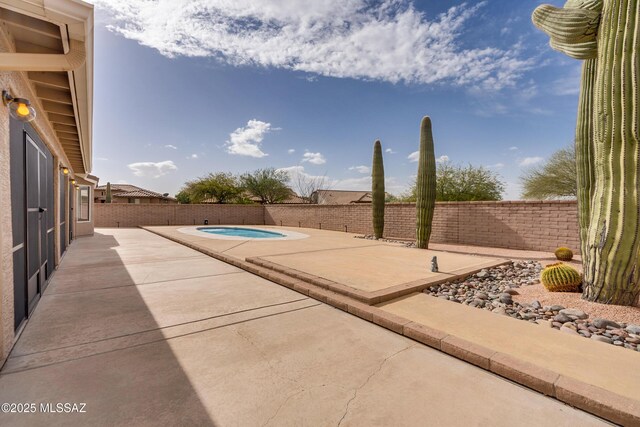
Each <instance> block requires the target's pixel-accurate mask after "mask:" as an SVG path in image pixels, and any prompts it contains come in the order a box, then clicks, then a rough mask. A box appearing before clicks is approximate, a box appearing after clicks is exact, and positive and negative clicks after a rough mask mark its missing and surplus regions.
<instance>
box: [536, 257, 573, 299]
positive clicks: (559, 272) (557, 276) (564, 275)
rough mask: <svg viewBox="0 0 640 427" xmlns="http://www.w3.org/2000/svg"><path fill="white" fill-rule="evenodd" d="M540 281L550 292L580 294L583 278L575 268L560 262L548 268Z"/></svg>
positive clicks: (543, 272) (541, 275)
mask: <svg viewBox="0 0 640 427" xmlns="http://www.w3.org/2000/svg"><path fill="white" fill-rule="evenodd" d="M540 281H541V282H542V284H543V285H544V287H545V288H547V290H548V291H550V292H579V291H580V283H581V282H582V277H580V273H579V272H578V270H576V269H575V268H573V267H571V266H568V265H567V264H563V263H561V262H559V263H556V264H549V265H548V266H546V267H545V268H544V270H542V273H540Z"/></svg>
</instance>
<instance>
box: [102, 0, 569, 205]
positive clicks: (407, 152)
mask: <svg viewBox="0 0 640 427" xmlns="http://www.w3.org/2000/svg"><path fill="white" fill-rule="evenodd" d="M94 3H95V5H96V11H95V14H96V28H95V94H94V170H93V173H94V174H96V175H97V176H99V177H100V181H101V183H105V182H107V181H111V182H112V183H117V182H126V183H131V184H135V185H139V186H142V187H145V188H149V189H152V190H155V191H158V192H161V193H164V192H169V193H171V194H175V193H176V192H177V191H178V190H179V189H180V187H181V186H182V184H183V183H184V182H185V181H186V180H189V179H193V178H195V177H197V176H201V175H204V174H206V173H208V172H217V171H230V172H234V173H242V172H245V171H251V170H255V169H258V168H265V167H276V168H284V169H286V170H288V171H289V172H290V173H291V174H298V173H299V174H306V175H310V176H321V175H326V176H327V177H328V179H329V180H330V182H331V187H332V188H334V189H365V190H366V189H369V188H370V171H369V169H368V168H369V166H370V163H371V156H372V146H373V142H374V140H375V139H380V140H381V141H382V145H383V149H384V150H385V154H384V162H385V174H386V177H387V190H388V191H390V192H392V193H396V194H397V193H400V192H402V191H403V190H404V189H405V188H406V187H407V186H408V185H409V184H410V183H411V182H412V180H413V176H414V175H415V173H416V169H417V163H416V162H415V161H412V160H413V159H414V156H412V153H414V152H415V151H416V150H417V149H418V140H419V124H420V119H421V118H422V116H424V115H429V116H431V118H432V121H433V130H434V141H435V150H436V157H437V158H440V159H442V160H444V159H447V158H448V159H449V161H451V162H454V163H462V164H466V163H472V164H474V165H482V166H485V167H488V168H491V169H492V170H494V171H496V172H497V173H499V174H500V175H501V177H502V179H503V180H504V181H505V182H506V183H507V191H506V193H505V199H518V198H519V194H520V188H519V180H518V178H519V176H520V175H521V174H522V171H523V170H525V169H526V168H527V167H530V166H531V165H535V164H537V163H539V162H541V161H543V159H546V158H548V156H549V155H550V154H551V153H553V152H554V151H555V150H557V149H559V148H563V147H565V146H567V145H569V144H571V142H572V141H573V134H574V125H575V115H576V104H577V96H578V85H579V67H580V62H579V61H574V60H570V59H569V58H566V57H564V56H563V55H561V54H559V53H556V52H553V51H552V50H551V49H550V48H549V47H548V44H547V41H548V40H547V37H546V36H545V35H544V34H542V33H540V32H539V31H537V30H535V28H534V27H533V25H532V24H531V21H530V15H531V12H532V10H533V9H534V8H535V7H536V6H537V5H538V4H539V3H540V2H538V1H519V2H514V1H512V0H507V1H498V0H489V1H483V2H467V3H462V2H458V1H438V0H434V1H428V2H427V1H424V2H418V1H415V2H410V1H399V0H386V1H385V0H383V1H374V0H367V1H365V0H315V1H314V2H309V1H307V0H263V1H250V0H233V1H230V0H192V1H178V0H158V1H151V0H137V1H134V0H95V1H94ZM552 3H556V4H557V5H560V4H561V3H560V2H552Z"/></svg>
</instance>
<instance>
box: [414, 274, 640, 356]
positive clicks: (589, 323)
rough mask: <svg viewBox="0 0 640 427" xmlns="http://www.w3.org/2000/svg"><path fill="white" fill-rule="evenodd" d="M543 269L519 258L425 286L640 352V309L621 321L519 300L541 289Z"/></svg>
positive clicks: (445, 296) (498, 311) (433, 291)
mask: <svg viewBox="0 0 640 427" xmlns="http://www.w3.org/2000/svg"><path fill="white" fill-rule="evenodd" d="M541 270H542V265H541V264H540V263H538V262H536V261H516V262H514V263H513V264H510V265H502V266H499V267H496V268H490V269H485V270H482V271H480V272H479V273H476V274H474V275H472V276H470V277H467V278H466V279H464V280H460V281H456V282H447V283H443V284H440V285H436V286H432V287H430V288H428V289H425V290H424V293H426V294H429V295H432V296H435V297H438V298H442V299H446V300H449V301H453V302H456V303H460V304H465V305H469V306H471V307H476V308H479V309H483V310H488V311H492V312H493V313H496V314H501V315H505V316H511V317H513V318H515V319H520V320H525V321H529V322H533V323H538V324H541V325H546V326H548V327H550V328H555V329H558V330H560V331H561V332H564V333H567V334H571V335H577V336H582V337H585V338H589V339H592V340H595V341H600V342H604V343H608V344H612V345H615V346H620V347H625V348H628V349H630V350H634V351H640V345H639V344H640V308H636V307H630V309H631V310H632V311H631V313H632V314H633V313H634V312H635V316H630V317H629V316H625V317H627V319H626V320H627V321H621V319H619V318H612V317H610V318H603V317H590V316H589V314H588V313H587V312H585V311H583V310H581V309H578V308H575V307H566V306H565V305H561V304H546V303H545V305H543V304H542V303H541V302H540V300H539V299H533V300H530V302H529V303H525V302H523V301H520V302H519V301H517V299H519V297H520V295H521V293H522V294H526V293H527V290H528V289H530V288H531V289H533V288H534V287H535V288H536V289H537V290H539V289H540V287H541V286H542V285H540V284H539V279H538V278H539V276H540V271H541ZM542 289H544V288H542ZM544 292H546V293H547V294H549V295H564V296H565V297H564V298H565V300H566V295H571V296H572V299H578V298H579V296H580V294H564V293H551V292H548V291H546V290H544ZM583 302H584V303H586V304H594V305H596V304H595V303H589V302H587V301H583ZM597 305H598V306H602V305H601V304H597ZM603 307H604V309H603V310H601V312H613V313H615V311H616V306H603ZM607 307H613V310H610V311H607V310H606V308H607ZM625 308H626V307H625ZM629 320H632V322H633V323H631V322H629Z"/></svg>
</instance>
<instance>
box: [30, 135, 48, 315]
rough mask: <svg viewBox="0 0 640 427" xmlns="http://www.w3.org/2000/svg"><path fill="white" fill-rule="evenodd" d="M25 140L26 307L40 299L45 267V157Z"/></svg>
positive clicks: (33, 304)
mask: <svg viewBox="0 0 640 427" xmlns="http://www.w3.org/2000/svg"><path fill="white" fill-rule="evenodd" d="M25 137H26V175H27V283H28V284H27V304H28V311H29V312H31V310H33V307H34V306H35V304H36V303H37V302H38V299H39V298H40V293H41V291H42V289H43V287H44V282H45V280H46V274H47V271H46V267H47V249H48V248H47V230H46V214H47V208H46V206H47V195H46V187H47V182H46V179H47V178H46V177H47V164H46V162H47V156H46V155H45V153H44V152H43V151H42V150H41V149H40V148H39V147H38V145H37V144H36V142H35V141H34V140H33V138H32V137H31V136H29V134H26V135H25Z"/></svg>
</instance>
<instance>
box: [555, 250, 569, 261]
mask: <svg viewBox="0 0 640 427" xmlns="http://www.w3.org/2000/svg"><path fill="white" fill-rule="evenodd" d="M554 254H555V256H556V258H557V259H558V260H559V261H571V260H572V259H573V251H572V250H571V249H569V248H565V247H560V248H558V249H556V251H555V252H554Z"/></svg>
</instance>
